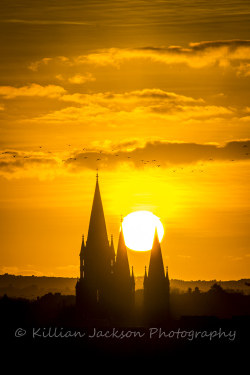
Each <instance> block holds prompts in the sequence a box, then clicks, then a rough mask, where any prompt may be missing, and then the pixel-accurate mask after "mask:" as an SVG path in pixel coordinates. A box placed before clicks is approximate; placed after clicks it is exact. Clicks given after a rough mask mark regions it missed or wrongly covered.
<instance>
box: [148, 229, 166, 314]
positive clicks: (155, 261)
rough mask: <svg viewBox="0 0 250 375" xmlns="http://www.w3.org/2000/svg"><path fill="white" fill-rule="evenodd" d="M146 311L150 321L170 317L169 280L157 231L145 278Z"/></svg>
mask: <svg viewBox="0 0 250 375" xmlns="http://www.w3.org/2000/svg"><path fill="white" fill-rule="evenodd" d="M144 310H145V314H146V316H147V317H148V318H149V319H153V320H154V319H155V320H156V321H157V320H161V319H164V318H166V317H167V316H168V310H169V278H168V271H167V273H166V275H165V272H164V265H163V259H162V253H161V245H160V241H159V238H158V233H157V229H155V235H154V241H153V246H152V249H151V255H150V262H149V268H148V274H147V270H146V267H145V276H144Z"/></svg>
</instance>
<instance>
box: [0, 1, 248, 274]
mask: <svg viewBox="0 0 250 375" xmlns="http://www.w3.org/2000/svg"><path fill="white" fill-rule="evenodd" d="M0 40H1V42H0V45H1V54H0V69H1V76H0V193H1V194H0V200H1V205H0V210H1V212H0V214H1V216H0V217H1V227H0V228H1V229H0V230H1V233H0V247H1V251H0V273H1V274H3V273H5V272H8V273H11V274H16V275H18V274H22V275H32V274H33V275H37V276H40V275H45V276H65V277H77V276H79V252H80V246H81V237H82V235H83V234H84V235H85V238H86V237H87V232H88V224H89V218H90V211H91V206H92V200H93V194H94V188H95V175H96V168H98V169H99V183H100V190H101V195H102V201H103V206H104V212H105V218H106V224H107V230H108V235H109V238H110V237H111V234H113V236H114V242H115V246H117V241H118V235H119V227H120V215H121V214H122V215H123V216H126V215H128V214H129V213H131V212H133V211H136V210H149V211H151V212H153V213H154V214H155V215H157V216H158V217H159V218H160V219H161V221H162V223H163V225H164V229H165V235H164V237H163V240H162V254H163V260H164V265H165V266H168V267H169V276H170V278H178V279H184V280H197V279H201V280H203V279H205V280H211V279H217V280H229V279H241V278H247V277H250V275H249V269H250V248H249V243H250V233H249V228H250V200H249V183H250V173H249V171H250V169H249V167H250V134H249V131H250V101H249V98H250V5H249V2H247V1H243V0H242V1H238V0H237V1H236V0H234V1H224V0H222V1H219V2H218V1H214V0H211V1H209V2H208V1H194V0H190V1H184V0H175V1H173V0H172V1H171V0H159V1H158V0H155V1H151V0H150V1H146V0H144V1H143V0H140V1H137V0H133V1H125V0H120V1H110V0H107V1H98V0H97V1H90V0H85V1H84V2H83V1H80V0H74V1H70V2H69V1H66V0H62V1H60V2H58V1H56V0H50V1H48V0H43V1H39V0H36V1H31V0H26V1H25V0H21V1H20V0H11V1H8V2H5V3H4V4H2V5H1V12H0ZM116 155H118V156H116ZM75 159H76V160H75ZM97 159H100V160H97ZM142 160H143V161H142ZM128 253H129V261H130V266H132V265H133V266H134V273H135V275H136V276H139V275H143V273H144V268H145V266H148V262H149V252H145V253H142V252H134V251H131V250H130V251H129V252H128Z"/></svg>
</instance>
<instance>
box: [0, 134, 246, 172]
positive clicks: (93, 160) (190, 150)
mask: <svg viewBox="0 0 250 375" xmlns="http://www.w3.org/2000/svg"><path fill="white" fill-rule="evenodd" d="M101 146H102V148H103V149H102V150H101V152H100V148H101ZM249 149H250V140H249V139H247V140H235V141H229V142H226V143H225V145H224V146H219V145H217V144H198V143H184V142H169V141H166V140H163V139H152V140H144V141H142V140H139V139H128V140H124V141H123V142H116V143H114V142H106V143H105V144H104V147H103V144H100V143H98V142H97V143H95V144H94V145H93V146H92V147H89V148H88V149H86V150H84V151H83V150H74V151H71V152H67V153H66V152H64V153H61V154H56V155H53V154H51V155H48V154H44V153H42V152H39V153H33V152H30V153H23V152H19V151H16V150H9V151H3V152H2V153H1V156H2V157H1V160H0V171H1V175H3V176H5V177H7V178H11V177H20V176H26V177H34V176H37V177H39V178H42V179H44V178H54V177H55V176H57V175H60V174H68V173H78V172H81V171H82V170H86V169H92V170H95V169H96V167H97V166H101V167H102V169H103V170H105V169H106V170H111V169H116V168H117V167H118V166H119V165H121V164H128V165H130V166H131V167H132V168H136V169H143V168H146V167H148V166H149V167H153V168H156V169H157V168H159V167H160V168H161V169H162V168H172V167H173V166H176V167H180V166H183V168H184V167H187V166H191V165H195V164H197V163H202V164H203V163H204V165H205V164H206V165H208V164H209V165H215V164H216V163H217V162H219V163H220V162H223V163H232V162H233V161H234V162H237V161H246V162H249V161H250V156H248V152H247V151H248V150H249ZM200 169H202V168H201V167H200Z"/></svg>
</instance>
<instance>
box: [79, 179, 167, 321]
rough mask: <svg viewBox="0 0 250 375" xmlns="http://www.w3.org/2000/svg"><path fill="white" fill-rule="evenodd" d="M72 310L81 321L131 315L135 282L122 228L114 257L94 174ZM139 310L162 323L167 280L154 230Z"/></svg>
mask: <svg viewBox="0 0 250 375" xmlns="http://www.w3.org/2000/svg"><path fill="white" fill-rule="evenodd" d="M76 310H77V312H78V317H79V318H80V319H83V320H85V321H87V320H88V319H98V318H99V319H100V318H101V319H102V318H106V319H117V318H118V319H123V318H128V317H131V318H132V317H133V316H134V312H135V278H134V273H133V267H132V272H130V267H129V261H128V254H127V248H126V245H125V240H124V235H123V229H122V225H121V229H120V234H119V240H118V247H117V252H116V254H115V249H114V243H113V236H112V235H111V240H110V242H109V240H108V235H107V229H106V223H105V216H104V210H103V205H102V200H101V193H100V188H99V181H98V174H97V175H96V186H95V193H94V199H93V204H92V210H91V215H90V222H89V230H88V237H87V241H86V243H85V240H84V236H83V237H82V245H81V251H80V278H79V279H77V283H76ZM143 310H144V313H145V316H148V317H156V318H163V319H164V318H166V317H167V316H168V312H169V278H168V272H166V274H165V273H164V265H163V259H162V253H161V246H160V242H159V239H158V234H157V230H155V236H154V242H153V246H152V250H151V257H150V263H149V268H148V274H147V271H146V267H145V276H144V305H143Z"/></svg>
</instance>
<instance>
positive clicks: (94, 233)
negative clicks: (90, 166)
mask: <svg viewBox="0 0 250 375" xmlns="http://www.w3.org/2000/svg"><path fill="white" fill-rule="evenodd" d="M86 246H87V247H89V246H91V247H92V246H94V247H101V248H103V247H106V246H108V235H107V229H106V223H105V217H104V212H103V206H102V199H101V193H100V188H99V182H98V174H97V175H96V187H95V194H94V199H93V205H92V211H91V215H90V221H89V231H88V238H87V243H86Z"/></svg>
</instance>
